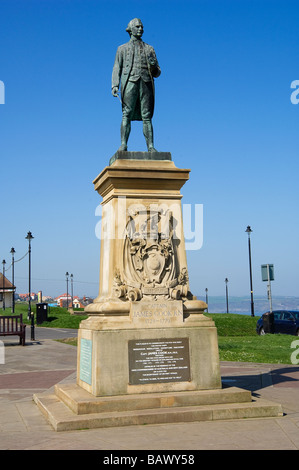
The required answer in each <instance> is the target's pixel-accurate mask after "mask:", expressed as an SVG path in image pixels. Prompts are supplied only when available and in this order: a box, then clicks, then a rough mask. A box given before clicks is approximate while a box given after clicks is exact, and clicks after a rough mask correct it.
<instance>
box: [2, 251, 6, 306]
mask: <svg viewBox="0 0 299 470" xmlns="http://www.w3.org/2000/svg"><path fill="white" fill-rule="evenodd" d="M2 265H3V271H2V276H3V277H2V281H3V282H2V308H3V310H5V294H4V289H5V282H4V279H5V265H6V261H5V259H4V260H3V261H2Z"/></svg>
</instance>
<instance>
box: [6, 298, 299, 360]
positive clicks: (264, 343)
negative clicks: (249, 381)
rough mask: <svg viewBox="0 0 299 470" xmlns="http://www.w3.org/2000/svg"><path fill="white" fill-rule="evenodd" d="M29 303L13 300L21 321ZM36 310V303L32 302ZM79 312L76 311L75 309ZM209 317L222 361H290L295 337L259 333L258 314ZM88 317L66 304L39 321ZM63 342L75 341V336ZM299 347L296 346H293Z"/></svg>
mask: <svg viewBox="0 0 299 470" xmlns="http://www.w3.org/2000/svg"><path fill="white" fill-rule="evenodd" d="M27 311H28V304H25V303H20V304H19V303H18V304H16V308H15V313H16V314H17V315H18V314H20V313H22V314H23V321H24V322H25V323H27V324H30V322H28V321H27ZM32 311H33V312H35V305H34V304H32ZM77 313H79V312H77ZM3 314H4V315H10V314H11V309H9V308H8V309H6V310H5V312H4V311H2V310H1V311H0V315H3ZM205 315H206V316H208V317H210V318H212V319H213V320H214V322H215V325H216V327H217V333H218V344H219V356H220V360H221V361H237V362H261V363H278V364H291V354H292V352H294V349H292V348H291V344H292V342H293V341H296V340H298V337H296V336H291V335H281V334H278V335H270V334H269V335H264V336H258V335H257V334H256V331H255V327H256V322H257V320H258V318H259V317H251V316H249V315H238V314H235V313H229V314H226V313H206V314H205ZM85 318H87V316H86V315H84V312H82V314H81V313H80V314H79V315H78V314H76V315H71V314H70V312H68V311H67V310H66V309H65V308H59V307H51V308H50V312H49V313H48V321H47V322H44V323H42V325H41V326H43V327H50V328H51V327H52V328H76V329H77V328H78V327H79V324H80V322H81V320H83V319H85ZM65 342H67V343H68V344H72V345H76V339H74V338H72V339H68V340H66V341H65ZM296 348H298V346H296Z"/></svg>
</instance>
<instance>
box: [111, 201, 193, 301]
mask: <svg viewBox="0 0 299 470" xmlns="http://www.w3.org/2000/svg"><path fill="white" fill-rule="evenodd" d="M176 259H177V256H176V253H175V247H174V243H173V216H172V214H171V213H170V211H168V210H161V209H160V210H153V209H152V208H151V209H149V208H145V207H144V206H142V207H140V208H138V207H137V208H136V207H135V208H133V209H129V217H128V222H127V225H126V235H125V239H124V247H123V274H121V272H120V269H119V268H117V269H116V270H115V273H114V287H113V296H115V297H118V298H124V299H127V300H131V301H138V300H141V299H146V300H162V299H163V300H174V299H175V300H178V299H181V298H182V297H183V298H184V297H187V296H188V295H190V293H189V291H188V273H187V268H185V267H184V268H182V269H181V272H178V268H177V263H176Z"/></svg>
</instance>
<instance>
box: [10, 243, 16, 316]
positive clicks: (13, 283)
mask: <svg viewBox="0 0 299 470" xmlns="http://www.w3.org/2000/svg"><path fill="white" fill-rule="evenodd" d="M10 252H11V258H12V261H11V267H12V285H13V291H12V307H11V312H12V313H15V291H14V286H15V252H16V250H15V249H14V248H12V249H11V250H10Z"/></svg>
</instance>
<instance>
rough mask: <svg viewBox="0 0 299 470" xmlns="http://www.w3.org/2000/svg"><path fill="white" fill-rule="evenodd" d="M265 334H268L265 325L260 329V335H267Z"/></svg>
mask: <svg viewBox="0 0 299 470" xmlns="http://www.w3.org/2000/svg"><path fill="white" fill-rule="evenodd" d="M265 334H266V333H265V330H264V327H263V326H262V328H260V330H259V335H260V336H263V335H265Z"/></svg>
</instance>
